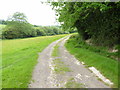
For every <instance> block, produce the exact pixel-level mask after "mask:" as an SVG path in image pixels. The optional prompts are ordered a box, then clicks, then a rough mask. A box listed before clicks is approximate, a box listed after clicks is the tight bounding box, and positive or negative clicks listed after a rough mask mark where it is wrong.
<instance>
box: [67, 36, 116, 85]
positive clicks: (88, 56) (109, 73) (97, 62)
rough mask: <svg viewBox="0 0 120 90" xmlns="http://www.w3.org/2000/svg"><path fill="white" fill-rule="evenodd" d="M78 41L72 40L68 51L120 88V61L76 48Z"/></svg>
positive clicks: (69, 41) (68, 42) (68, 43)
mask: <svg viewBox="0 0 120 90" xmlns="http://www.w3.org/2000/svg"><path fill="white" fill-rule="evenodd" d="M77 42H78V41H77V40H76V39H75V38H70V39H69V40H68V41H67V43H66V44H65V46H66V48H67V49H68V51H69V52H70V53H71V54H73V55H74V56H75V57H76V58H77V59H78V60H80V61H83V62H85V64H86V65H87V66H88V67H91V66H93V67H95V68H96V69H98V70H99V71H100V72H101V73H102V74H103V75H104V76H105V77H107V78H108V79H110V80H111V81H112V82H113V83H114V86H113V87H118V61H117V60H114V59H111V58H108V57H105V56H103V55H100V54H98V53H95V52H92V51H90V50H88V49H85V48H82V47H76V44H77Z"/></svg>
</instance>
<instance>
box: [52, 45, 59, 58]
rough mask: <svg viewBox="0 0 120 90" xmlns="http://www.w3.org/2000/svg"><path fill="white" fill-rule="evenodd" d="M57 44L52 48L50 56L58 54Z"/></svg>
mask: <svg viewBox="0 0 120 90" xmlns="http://www.w3.org/2000/svg"><path fill="white" fill-rule="evenodd" d="M58 47H59V46H58V45H55V47H54V49H53V52H52V56H53V57H57V56H58V55H59V54H58Z"/></svg>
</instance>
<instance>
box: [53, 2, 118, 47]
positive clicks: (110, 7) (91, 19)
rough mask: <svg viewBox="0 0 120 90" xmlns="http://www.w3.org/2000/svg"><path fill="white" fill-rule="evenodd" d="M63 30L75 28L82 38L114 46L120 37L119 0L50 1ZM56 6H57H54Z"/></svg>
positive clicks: (98, 43)
mask: <svg viewBox="0 0 120 90" xmlns="http://www.w3.org/2000/svg"><path fill="white" fill-rule="evenodd" d="M51 5H52V6H53V9H54V10H55V11H56V14H57V15H58V16H59V18H58V21H59V22H61V24H62V27H63V28H64V30H69V29H73V28H77V31H78V33H79V35H80V36H81V38H82V39H83V40H86V39H89V38H91V39H92V41H93V43H95V44H97V45H105V46H114V45H115V44H119V42H118V40H119V39H120V34H119V33H118V30H119V26H120V23H119V17H120V12H119V11H120V2H52V3H51ZM56 7H57V8H56Z"/></svg>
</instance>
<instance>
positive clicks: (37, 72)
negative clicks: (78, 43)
mask: <svg viewBox="0 0 120 90" xmlns="http://www.w3.org/2000/svg"><path fill="white" fill-rule="evenodd" d="M68 38H69V36H66V37H64V38H62V39H59V40H57V41H55V42H53V43H51V44H50V45H49V46H48V47H47V48H45V49H44V50H43V51H42V52H41V53H39V58H38V64H37V65H36V66H35V69H34V71H33V76H32V81H31V82H30V84H29V88H60V87H65V84H66V83H67V81H68V80H69V79H70V78H74V80H75V82H77V83H82V84H83V87H84V88H109V87H108V86H106V85H105V84H104V83H103V82H102V81H99V80H98V78H97V77H96V76H95V75H94V74H93V73H91V71H89V70H88V68H86V67H85V66H84V65H82V64H81V63H80V62H79V61H78V60H77V59H76V58H75V57H74V56H73V55H71V54H70V53H69V52H68V51H67V50H66V48H65V47H64V44H65V41H66V40H67V39H68ZM57 43H58V45H59V48H58V49H59V50H58V53H59V57H58V58H60V60H61V61H62V62H64V64H65V65H66V66H67V67H68V68H69V69H70V70H71V71H70V72H65V74H56V73H55V71H54V66H53V64H52V62H53V60H54V58H53V57H52V56H51V54H52V51H53V49H54V46H55V45H56V44H57Z"/></svg>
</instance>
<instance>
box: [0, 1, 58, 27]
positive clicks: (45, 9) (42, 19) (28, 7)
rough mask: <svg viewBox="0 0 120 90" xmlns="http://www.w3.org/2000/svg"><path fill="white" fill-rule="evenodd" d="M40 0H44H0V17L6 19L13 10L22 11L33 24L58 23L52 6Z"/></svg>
mask: <svg viewBox="0 0 120 90" xmlns="http://www.w3.org/2000/svg"><path fill="white" fill-rule="evenodd" d="M40 1H44V2H45V0H0V19H4V20H6V19H7V18H8V16H10V15H13V14H14V13H15V12H22V13H24V14H25V15H26V16H27V20H28V22H29V23H31V24H33V25H43V26H46V25H58V23H57V22H56V17H55V11H54V10H52V7H51V6H50V5H46V4H42V3H41V2H40ZM46 1H47V0H46Z"/></svg>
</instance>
